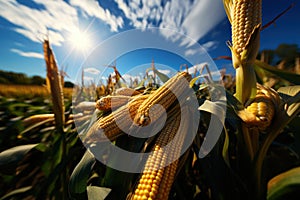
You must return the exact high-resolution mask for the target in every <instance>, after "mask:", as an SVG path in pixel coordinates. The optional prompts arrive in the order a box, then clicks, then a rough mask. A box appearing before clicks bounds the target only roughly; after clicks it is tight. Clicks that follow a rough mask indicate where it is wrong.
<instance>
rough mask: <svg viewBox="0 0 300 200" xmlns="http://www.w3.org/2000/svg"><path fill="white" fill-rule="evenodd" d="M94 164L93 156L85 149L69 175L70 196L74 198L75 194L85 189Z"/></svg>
mask: <svg viewBox="0 0 300 200" xmlns="http://www.w3.org/2000/svg"><path fill="white" fill-rule="evenodd" d="M94 164H95V158H94V156H93V155H92V154H91V153H90V152H89V151H86V152H85V154H84V155H83V157H82V159H81V160H80V162H79V163H78V164H77V166H76V167H75V169H74V171H73V172H72V175H71V177H70V181H69V192H70V195H71V196H72V197H74V198H75V197H76V194H80V193H83V192H85V191H86V189H87V180H88V178H89V176H90V172H91V170H92V166H93V165H94Z"/></svg>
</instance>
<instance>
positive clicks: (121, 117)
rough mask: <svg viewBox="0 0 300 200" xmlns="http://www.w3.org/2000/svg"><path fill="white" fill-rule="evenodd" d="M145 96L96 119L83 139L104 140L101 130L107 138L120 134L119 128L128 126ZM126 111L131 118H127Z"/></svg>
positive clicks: (89, 140) (88, 140) (87, 140)
mask: <svg viewBox="0 0 300 200" xmlns="http://www.w3.org/2000/svg"><path fill="white" fill-rule="evenodd" d="M147 98H148V95H142V96H139V97H136V98H134V99H133V100H132V101H130V102H129V103H128V104H126V105H124V106H122V107H120V108H119V109H117V110H115V111H114V112H112V113H111V114H109V115H108V116H106V117H103V118H100V119H98V120H97V121H96V122H95V123H94V124H93V125H92V126H91V128H90V129H89V130H88V132H87V134H86V137H85V139H84V140H85V142H88V143H90V142H95V141H98V142H100V141H102V140H104V139H105V138H103V136H101V134H100V133H101V132H103V133H104V134H105V136H106V137H107V138H108V139H109V140H115V139H116V138H117V137H118V136H120V135H121V134H122V130H121V129H120V128H121V127H122V128H124V129H129V128H130V126H131V125H132V119H133V118H134V116H135V115H136V112H137V109H138V108H139V106H140V105H141V104H142V103H143V101H145V99H147ZM128 113H129V115H130V118H131V119H129V118H128ZM116 120H118V124H117V123H116ZM120 126H121V127H120Z"/></svg>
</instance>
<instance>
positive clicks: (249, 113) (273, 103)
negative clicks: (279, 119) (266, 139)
mask: <svg viewBox="0 0 300 200" xmlns="http://www.w3.org/2000/svg"><path fill="white" fill-rule="evenodd" d="M247 104H248V105H246V109H245V110H244V113H243V114H242V115H240V116H241V118H242V119H243V121H244V122H246V124H247V125H250V126H257V127H258V129H259V130H265V129H266V128H267V127H269V126H270V124H271V122H272V119H273V117H274V115H275V111H276V107H277V106H278V105H279V104H280V98H279V95H278V93H277V92H276V91H274V90H273V89H272V88H267V87H264V86H262V85H260V84H257V95H256V97H255V98H254V99H253V100H250V101H249V102H248V103H247Z"/></svg>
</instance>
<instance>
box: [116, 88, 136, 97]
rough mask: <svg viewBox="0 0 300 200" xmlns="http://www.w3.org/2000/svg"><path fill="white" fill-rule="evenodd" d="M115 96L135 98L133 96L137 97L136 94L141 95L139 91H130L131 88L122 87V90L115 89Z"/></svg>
mask: <svg viewBox="0 0 300 200" xmlns="http://www.w3.org/2000/svg"><path fill="white" fill-rule="evenodd" d="M115 94H116V95H123V96H135V95H138V94H141V93H140V92H139V91H136V90H135V89H132V88H126V87H122V88H118V89H116V92H115Z"/></svg>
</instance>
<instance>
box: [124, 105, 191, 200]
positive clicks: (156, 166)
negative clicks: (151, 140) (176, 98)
mask: <svg viewBox="0 0 300 200" xmlns="http://www.w3.org/2000/svg"><path fill="white" fill-rule="evenodd" d="M182 112H185V113H184V116H186V114H188V113H187V109H185V108H183V109H182ZM172 113H173V114H172V117H171V118H169V119H168V121H167V123H166V125H165V127H164V128H163V130H162V131H161V132H160V135H159V137H158V138H157V140H156V142H155V145H154V147H153V149H152V150H153V154H152V155H151V156H149V158H148V160H147V161H146V164H145V167H144V170H143V173H142V175H141V177H140V179H139V180H138V184H137V186H136V187H135V189H134V191H133V193H132V195H131V197H130V199H132V200H135V199H148V200H150V199H151V200H155V199H156V200H165V199H168V197H169V193H170V190H171V187H172V184H173V182H174V180H175V175H176V172H177V170H178V165H179V159H176V158H179V156H180V153H181V148H182V145H183V142H184V138H185V136H186V133H187V131H188V127H187V126H185V125H184V124H181V126H180V121H181V119H180V112H172ZM182 120H183V119H182ZM184 120H186V119H184ZM176 133H177V134H178V135H176ZM175 135H176V136H175ZM171 140H173V141H172V142H174V143H172V144H171V145H170V146H169V147H168V148H167V147H166V145H167V144H168V143H170V141H171ZM172 160H175V161H174V162H172V163H171V164H169V165H167V166H166V167H164V166H165V165H166V163H169V162H170V161H172Z"/></svg>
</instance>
